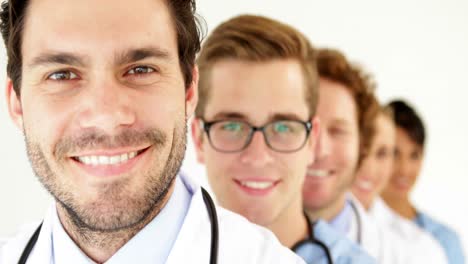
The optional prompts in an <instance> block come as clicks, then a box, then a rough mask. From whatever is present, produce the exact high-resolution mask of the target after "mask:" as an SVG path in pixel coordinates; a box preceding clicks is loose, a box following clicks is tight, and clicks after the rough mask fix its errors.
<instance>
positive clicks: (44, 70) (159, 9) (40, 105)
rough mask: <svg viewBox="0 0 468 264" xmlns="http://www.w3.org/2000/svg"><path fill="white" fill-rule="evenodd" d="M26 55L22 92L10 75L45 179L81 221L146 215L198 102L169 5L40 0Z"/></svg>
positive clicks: (119, 224)
mask: <svg viewBox="0 0 468 264" xmlns="http://www.w3.org/2000/svg"><path fill="white" fill-rule="evenodd" d="M22 54H23V72H22V86H21V98H17V97H16V95H15V94H14V92H13V91H12V84H11V82H9V84H8V85H7V94H8V97H9V107H10V113H11V115H12V117H13V119H14V121H15V122H16V123H17V124H18V125H19V126H20V127H21V128H22V129H23V131H24V134H25V138H26V143H27V150H28V155H29V158H30V161H31V163H32V167H33V169H34V171H35V173H36V174H37V176H38V177H39V179H40V181H41V182H42V183H43V184H44V185H45V187H46V188H47V189H48V190H49V191H50V192H51V193H52V195H53V196H54V197H55V198H56V199H57V200H58V202H59V203H58V204H59V206H60V207H61V208H65V209H66V212H67V213H68V215H69V216H71V217H72V219H73V221H74V222H75V224H79V225H81V226H83V227H86V228H89V229H92V230H101V231H102V230H118V229H121V228H125V227H130V226H134V225H135V224H137V223H139V222H141V221H143V220H144V218H145V217H146V216H148V215H149V213H150V212H151V211H152V210H153V209H154V208H157V207H158V206H160V205H161V204H162V201H163V200H164V199H165V198H167V195H166V194H167V192H168V191H170V189H171V188H170V187H171V183H172V181H173V179H174V177H175V175H176V173H177V171H178V169H179V167H180V163H181V160H182V159H183V155H184V151H185V141H186V139H185V130H186V123H185V121H186V115H190V114H191V113H192V111H193V107H194V105H195V103H196V96H193V94H195V93H196V91H194V90H195V89H196V88H195V87H196V85H194V86H193V87H191V88H190V89H188V90H187V92H186V91H185V87H184V80H183V77H182V73H181V70H180V67H179V58H178V53H177V42H176V32H175V29H174V26H173V24H172V22H171V17H170V15H169V11H168V9H167V7H166V5H165V4H164V2H163V1H155V0H136V2H135V1H133V2H131V3H130V2H128V1H124V0H104V1H93V0H80V1H58V0H41V1H38V0H33V1H32V2H31V3H30V6H29V11H28V13H27V16H26V21H25V28H24V32H23V45H22ZM195 75H196V73H195ZM195 77H196V76H195Z"/></svg>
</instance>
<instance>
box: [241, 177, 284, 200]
mask: <svg viewBox="0 0 468 264" xmlns="http://www.w3.org/2000/svg"><path fill="white" fill-rule="evenodd" d="M234 182H235V183H236V184H237V186H239V187H240V189H241V190H242V191H244V192H245V193H247V194H249V195H253V196H265V195H268V194H269V193H270V192H272V191H273V189H274V188H275V187H276V185H277V184H278V183H279V182H280V181H279V180H276V181H274V180H234Z"/></svg>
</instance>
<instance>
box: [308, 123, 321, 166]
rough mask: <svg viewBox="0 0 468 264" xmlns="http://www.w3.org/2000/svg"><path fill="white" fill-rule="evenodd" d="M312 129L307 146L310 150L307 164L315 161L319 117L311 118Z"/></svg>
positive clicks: (319, 130)
mask: <svg viewBox="0 0 468 264" xmlns="http://www.w3.org/2000/svg"><path fill="white" fill-rule="evenodd" d="M311 123H312V130H311V131H310V135H309V147H310V150H311V151H312V155H311V160H310V163H309V164H312V163H313V162H314V161H315V156H316V153H317V145H318V140H319V135H320V132H321V126H320V119H319V118H318V117H316V116H315V117H313V118H312V120H311Z"/></svg>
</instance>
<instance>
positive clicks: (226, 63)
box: [192, 16, 371, 263]
mask: <svg viewBox="0 0 468 264" xmlns="http://www.w3.org/2000/svg"><path fill="white" fill-rule="evenodd" d="M314 57H315V50H314V49H313V48H312V47H311V45H310V43H309V42H308V40H307V39H306V37H304V36H303V35H302V34H301V33H299V32H298V31H296V30H295V29H293V28H292V27H290V26H288V25H285V24H282V23H280V22H277V21H274V20H271V19H268V18H265V17H259V16H239V17H236V18H233V19H231V20H229V21H227V22H225V23H223V24H221V25H220V26H219V27H217V28H216V29H215V30H214V31H213V32H212V34H211V35H210V36H209V37H208V39H207V40H206V41H205V43H204V45H203V47H202V51H201V53H200V56H199V58H198V61H197V64H198V66H199V70H200V83H199V104H198V106H197V108H196V118H195V119H194V121H193V123H192V135H193V139H194V143H195V146H196V150H197V158H198V160H199V161H200V162H202V163H204V164H205V165H206V169H207V176H208V180H209V183H210V185H211V187H212V189H213V191H214V193H215V194H216V198H217V200H218V202H219V203H220V205H221V206H223V207H225V208H227V209H229V210H232V211H234V212H236V213H239V214H241V215H243V216H245V217H246V218H248V220H250V221H252V222H254V223H256V224H259V225H261V226H264V227H267V228H268V229H270V230H271V231H273V233H275V235H276V236H277V237H278V239H279V240H280V242H281V243H282V244H283V245H284V246H286V247H289V248H291V249H293V250H294V251H295V252H296V253H298V254H299V255H301V256H302V257H303V258H304V260H306V262H307V263H326V261H328V262H332V261H333V262H336V261H334V260H336V259H340V258H341V259H340V260H344V259H346V261H347V262H346V263H369V262H371V260H369V258H368V257H367V255H365V253H362V251H360V249H356V247H357V246H355V245H354V244H352V243H351V242H350V241H348V240H347V239H346V238H341V237H340V236H337V235H336V234H335V233H334V232H333V231H331V230H329V231H330V232H328V231H326V232H322V231H323V230H324V229H325V230H327V228H328V226H323V228H321V229H320V230H321V231H320V232H322V234H324V233H326V235H325V237H326V240H327V241H319V242H317V241H316V240H318V239H316V238H315V237H314V236H313V234H312V233H313V232H312V231H313V230H315V228H314V227H313V225H312V223H310V222H309V221H308V219H307V217H306V216H305V215H304V213H303V209H302V208H303V207H302V195H301V190H302V184H303V181H304V177H305V175H306V170H307V165H308V164H310V162H312V161H313V159H314V149H315V145H316V141H317V137H318V133H319V121H318V120H317V118H315V116H314V115H315V109H316V103H317V80H318V77H317V70H316V68H315V65H314V64H312V63H310V62H311V61H313V60H314ZM318 225H326V224H325V223H321V222H320V224H318ZM316 227H317V226H316ZM317 235H318V234H317ZM331 244H334V245H338V246H337V247H333V248H330V245H331ZM303 245H308V247H307V249H305V250H304V249H303V247H302V246H303ZM344 245H346V246H344ZM330 251H331V253H332V254H331V255H333V260H332V256H331V255H330ZM326 254H328V256H327V255H326ZM317 261H319V262H317ZM322 261H325V262H322ZM338 262H340V261H338Z"/></svg>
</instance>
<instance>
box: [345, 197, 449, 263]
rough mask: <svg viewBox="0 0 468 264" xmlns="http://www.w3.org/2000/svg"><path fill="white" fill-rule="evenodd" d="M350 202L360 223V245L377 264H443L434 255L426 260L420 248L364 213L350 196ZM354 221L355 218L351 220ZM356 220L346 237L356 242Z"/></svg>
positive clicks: (442, 258)
mask: <svg viewBox="0 0 468 264" xmlns="http://www.w3.org/2000/svg"><path fill="white" fill-rule="evenodd" d="M350 196H351V199H350V200H351V202H352V203H353V205H354V206H355V207H356V209H357V212H358V215H359V219H360V221H361V230H360V234H361V243H360V245H361V246H362V247H363V248H364V250H366V251H367V252H368V253H369V254H370V255H371V256H372V257H374V258H376V259H377V263H379V264H420V263H431V264H436V263H438V264H445V263H447V262H446V260H445V258H444V257H440V255H438V254H435V257H434V259H433V258H428V257H427V254H425V253H424V252H422V251H421V248H420V246H418V245H414V243H412V242H410V241H408V240H407V239H405V238H404V237H402V236H401V235H399V234H398V233H395V232H394V231H393V230H392V229H391V228H390V227H389V226H388V225H386V224H382V223H380V222H379V221H377V219H375V217H374V216H372V215H370V214H369V213H367V212H366V210H365V209H364V207H363V206H362V205H361V204H360V202H359V201H358V200H357V199H356V198H355V197H354V196H352V195H350ZM353 219H356V218H353ZM357 226H358V225H357V220H353V223H352V224H351V230H350V232H349V234H348V237H350V238H351V239H353V240H354V241H356V234H357V232H358V230H357V229H358V228H357Z"/></svg>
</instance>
